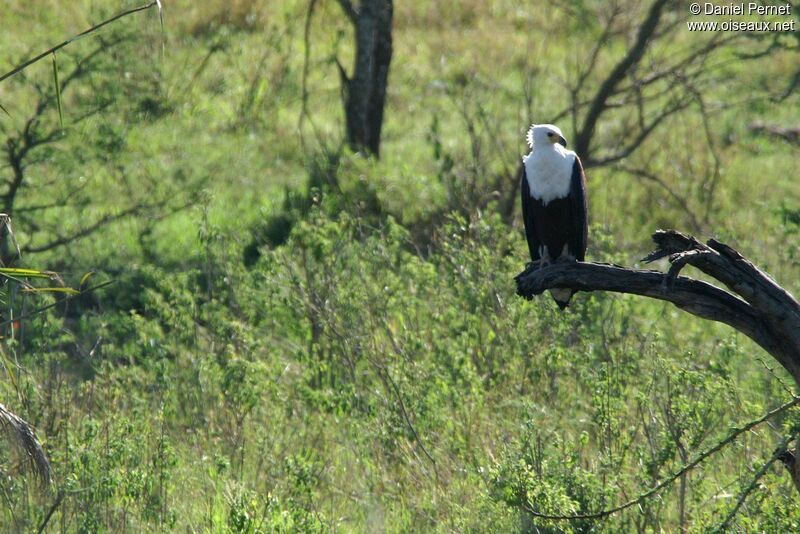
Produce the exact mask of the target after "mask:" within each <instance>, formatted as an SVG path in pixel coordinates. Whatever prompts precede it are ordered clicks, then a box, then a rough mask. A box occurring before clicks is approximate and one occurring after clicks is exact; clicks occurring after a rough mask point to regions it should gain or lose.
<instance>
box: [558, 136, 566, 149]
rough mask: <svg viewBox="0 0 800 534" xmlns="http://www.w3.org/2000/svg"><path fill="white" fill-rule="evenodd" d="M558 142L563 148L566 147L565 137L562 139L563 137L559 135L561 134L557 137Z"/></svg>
mask: <svg viewBox="0 0 800 534" xmlns="http://www.w3.org/2000/svg"><path fill="white" fill-rule="evenodd" d="M558 144H559V145H561V146H563V147H564V148H567V140H566V139H564V138H563V137H561V136H559V138H558Z"/></svg>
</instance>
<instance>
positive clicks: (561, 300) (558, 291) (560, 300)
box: [550, 288, 575, 311]
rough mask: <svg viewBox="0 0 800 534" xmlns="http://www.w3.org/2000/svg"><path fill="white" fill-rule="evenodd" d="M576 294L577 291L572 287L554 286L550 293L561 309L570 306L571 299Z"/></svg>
mask: <svg viewBox="0 0 800 534" xmlns="http://www.w3.org/2000/svg"><path fill="white" fill-rule="evenodd" d="M574 294H575V291H574V290H572V289H566V288H554V289H551V290H550V295H551V296H552V297H553V300H555V301H556V304H558V308H559V309H560V310H561V311H564V310H565V309H566V308H568V307H569V299H571V298H572V295H574Z"/></svg>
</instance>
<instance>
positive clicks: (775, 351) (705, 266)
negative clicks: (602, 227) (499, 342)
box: [516, 230, 800, 385]
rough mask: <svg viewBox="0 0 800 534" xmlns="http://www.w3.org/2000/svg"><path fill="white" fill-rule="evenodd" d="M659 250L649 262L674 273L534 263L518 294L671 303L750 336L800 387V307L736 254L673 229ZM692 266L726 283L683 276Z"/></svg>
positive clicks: (657, 237)
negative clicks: (622, 296)
mask: <svg viewBox="0 0 800 534" xmlns="http://www.w3.org/2000/svg"><path fill="white" fill-rule="evenodd" d="M653 240H654V241H655V243H656V244H657V246H658V248H657V250H656V251H654V252H653V253H651V254H649V255H648V256H647V257H646V258H644V261H645V262H651V261H655V260H658V259H661V258H668V259H669V261H670V262H671V264H672V268H671V269H670V271H669V272H668V273H666V274H665V273H662V272H660V271H647V270H641V269H629V268H625V267H618V266H613V265H604V264H598V263H582V262H564V263H555V264H553V265H550V266H548V267H545V268H540V267H539V266H538V265H531V266H529V267H528V268H527V269H526V270H525V271H523V272H522V273H520V274H519V275H517V277H516V281H517V294H519V295H521V296H524V297H526V298H532V297H533V296H534V295H538V294H540V293H542V292H543V291H545V290H546V289H550V288H554V287H564V288H572V289H576V290H578V291H614V292H617V293H631V294H635V295H642V296H645V297H650V298H654V299H659V300H665V301H668V302H671V303H673V304H674V305H675V306H677V307H679V308H681V309H683V310H685V311H687V312H689V313H691V314H693V315H696V316H698V317H701V318H703V319H708V320H711V321H717V322H721V323H724V324H727V325H729V326H732V327H733V328H735V329H736V330H738V331H740V332H742V333H743V334H745V335H747V336H748V337H750V338H751V339H752V340H753V341H755V342H756V343H758V344H759V345H760V346H761V347H762V348H763V349H764V350H766V351H767V352H768V353H769V354H770V355H772V356H773V357H774V358H775V359H776V360H777V361H778V362H779V363H780V364H781V365H782V366H783V367H784V368H785V369H786V370H787V371H788V372H789V374H790V375H791V376H792V377H793V378H794V380H795V382H796V383H797V384H798V385H800V303H798V301H797V300H796V299H795V298H794V297H793V296H792V295H791V294H790V293H789V292H788V291H786V290H785V289H784V288H782V287H781V286H780V285H778V284H777V283H776V282H775V281H774V280H773V279H772V278H770V277H769V276H768V275H767V274H766V273H764V272H763V271H761V270H760V269H758V267H756V266H755V265H753V264H752V263H751V262H750V261H748V260H747V259H746V258H745V257H744V256H742V255H741V254H740V253H739V252H737V251H736V250H734V249H733V248H731V247H729V246H727V245H725V244H723V243H720V242H719V241H717V240H715V239H711V240H709V241H708V243H707V244H703V243H700V242H699V241H698V240H697V239H695V238H694V237H691V236H687V235H684V234H682V233H680V232H677V231H675V230H666V231H662V230H659V231H657V232H656V233H655V234H654V235H653ZM686 265H691V266H693V267H695V268H697V269H699V270H700V271H702V272H703V273H705V274H707V275H708V276H711V277H712V278H714V279H716V280H718V281H719V282H721V283H722V284H723V285H724V286H725V287H727V289H728V290H729V291H726V290H724V289H721V288H719V287H716V286H714V285H712V284H710V283H708V282H703V281H700V280H695V279H693V278H688V277H684V276H678V273H679V272H680V270H681V269H682V268H683V267H685V266H686Z"/></svg>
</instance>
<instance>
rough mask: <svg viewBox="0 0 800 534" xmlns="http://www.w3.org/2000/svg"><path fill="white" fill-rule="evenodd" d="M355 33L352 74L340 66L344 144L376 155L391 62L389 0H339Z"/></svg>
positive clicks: (377, 153) (390, 4) (378, 148)
mask: <svg viewBox="0 0 800 534" xmlns="http://www.w3.org/2000/svg"><path fill="white" fill-rule="evenodd" d="M339 4H340V5H341V6H342V9H343V10H344V12H345V14H347V16H348V18H350V20H351V22H352V23H353V26H354V27H355V33H356V57H355V65H354V67H353V74H352V76H351V77H348V76H347V74H346V73H345V72H344V69H341V68H340V71H339V72H340V75H341V78H342V88H343V93H344V101H345V102H344V111H345V121H346V135H347V144H348V145H350V147H351V148H352V149H353V150H356V151H359V152H364V153H366V154H370V155H373V156H380V144H381V128H382V126H383V110H384V106H385V104H386V85H387V83H388V80H389V64H390V63H391V61H392V12H393V0H362V1H361V3H360V4H359V6H358V9H356V8H355V7H354V6H353V5H352V4H351V3H350V2H349V0H339Z"/></svg>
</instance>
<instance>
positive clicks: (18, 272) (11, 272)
mask: <svg viewBox="0 0 800 534" xmlns="http://www.w3.org/2000/svg"><path fill="white" fill-rule="evenodd" d="M0 275H5V276H7V277H12V276H15V277H23V278H51V277H52V273H50V272H47V271H37V270H36V269H19V268H12V267H0Z"/></svg>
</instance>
